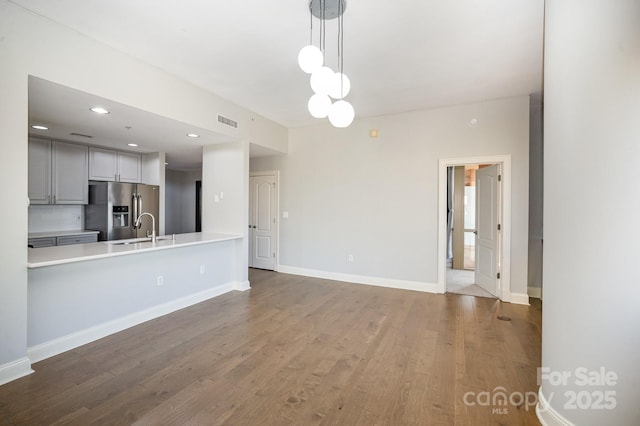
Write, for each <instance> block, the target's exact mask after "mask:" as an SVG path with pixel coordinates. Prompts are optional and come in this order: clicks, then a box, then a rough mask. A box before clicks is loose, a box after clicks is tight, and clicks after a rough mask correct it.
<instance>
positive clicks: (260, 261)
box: [249, 175, 277, 270]
mask: <svg viewBox="0 0 640 426" xmlns="http://www.w3.org/2000/svg"><path fill="white" fill-rule="evenodd" d="M249 184H250V187H249V197H250V201H249V204H250V206H249V207H250V214H249V266H250V267H252V268H260V269H269V270H275V265H276V243H277V223H276V222H277V221H276V177H275V175H269V176H251V177H250V178H249Z"/></svg>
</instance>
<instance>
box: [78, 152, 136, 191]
mask: <svg viewBox="0 0 640 426" xmlns="http://www.w3.org/2000/svg"><path fill="white" fill-rule="evenodd" d="M141 163H142V159H141V157H140V155H139V154H133V153H129V152H119V151H113V150H110V149H102V148H94V147H90V148H89V179H91V180H102V181H110V182H131V183H140V182H141V181H142V166H141Z"/></svg>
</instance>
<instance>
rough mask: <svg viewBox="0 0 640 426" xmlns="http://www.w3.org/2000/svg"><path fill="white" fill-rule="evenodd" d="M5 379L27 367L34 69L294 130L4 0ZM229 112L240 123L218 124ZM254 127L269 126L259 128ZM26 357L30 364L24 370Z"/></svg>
mask: <svg viewBox="0 0 640 426" xmlns="http://www.w3.org/2000/svg"><path fill="white" fill-rule="evenodd" d="M0 63H1V64H2V66H1V67H0V93H2V102H0V144H1V145H2V148H3V167H2V168H0V170H1V171H0V173H1V175H0V197H2V199H3V200H4V201H5V203H6V204H7V205H10V206H12V208H11V209H6V210H5V212H4V213H3V220H2V221H1V223H0V234H2V236H3V239H4V244H3V245H2V249H0V250H2V251H1V252H0V274H1V275H0V342H1V343H0V383H1V382H2V381H3V380H4V379H3V377H5V378H6V377H10V376H12V375H13V374H14V373H16V374H20V373H22V374H24V373H25V372H27V371H28V360H27V359H26V358H25V355H26V347H27V345H26V336H27V331H26V326H27V269H26V261H27V229H28V228H27V217H28V215H27V125H28V122H27V118H28V108H27V107H28V85H27V81H28V80H27V79H28V76H29V75H34V76H36V77H40V78H43V79H46V80H49V81H53V82H55V83H58V84H62V85H65V86H68V87H71V88H74V89H78V90H82V91H84V92H87V93H91V94H94V95H97V96H101V97H104V98H107V99H111V100H114V101H116V102H121V103H123V104H127V105H130V106H133V107H135V108H139V109H142V110H145V111H149V112H152V113H155V114H159V115H162V116H165V117H167V118H170V119H173V120H177V121H180V122H183V123H189V124H192V125H194V126H195V127H201V128H204V129H208V130H212V131H216V132H219V133H223V134H225V135H228V136H231V137H233V138H237V139H240V140H244V141H247V142H246V143H248V142H252V143H255V144H259V145H262V146H266V147H268V148H270V149H274V150H276V151H280V152H286V151H287V140H286V138H287V131H286V129H285V128H283V127H281V126H278V125H276V124H274V123H269V122H267V121H266V120H265V119H264V118H262V117H260V116H258V115H257V114H254V113H252V112H251V111H248V110H245V109H243V108H241V107H239V106H237V105H234V104H231V103H229V102H227V101H225V100H223V99H221V98H219V97H217V96H215V95H213V94H211V93H208V92H206V91H204V90H202V89H200V88H198V87H196V86H194V85H191V84H188V83H186V82H184V81H181V80H179V79H177V78H176V77H174V76H172V75H170V74H167V73H165V72H163V71H161V70H160V69H158V68H156V67H153V66H149V65H147V64H145V63H143V62H140V61H138V60H136V59H135V58H133V57H131V56H128V55H125V54H122V53H120V52H118V51H116V50H114V49H111V48H109V47H107V46H105V45H103V44H100V43H98V42H96V41H95V40H93V39H90V38H88V37H84V36H82V35H80V34H78V33H77V32H75V31H72V30H70V29H68V28H66V27H63V26H60V25H57V24H55V23H54V22H52V21H50V20H47V19H44V18H41V17H39V16H36V15H33V14H31V13H28V12H25V11H24V10H23V9H21V8H19V7H18V6H16V5H14V4H11V3H9V2H7V1H6V0H0ZM218 113H222V114H224V115H226V116H228V117H231V118H233V119H234V120H237V121H238V122H239V127H238V129H233V128H231V127H229V126H224V125H222V124H219V123H218V122H217V118H216V116H217V114H218ZM254 126H257V127H259V128H260V129H262V130H263V131H261V132H260V134H259V137H256V138H255V140H251V135H252V134H254V133H256V132H254V131H253V130H252V129H253V128H254ZM25 362H26V365H27V368H25Z"/></svg>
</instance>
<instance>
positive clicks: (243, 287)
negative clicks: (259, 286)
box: [233, 280, 251, 291]
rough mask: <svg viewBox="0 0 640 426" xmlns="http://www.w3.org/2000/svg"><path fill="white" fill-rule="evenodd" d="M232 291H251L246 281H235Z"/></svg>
mask: <svg viewBox="0 0 640 426" xmlns="http://www.w3.org/2000/svg"><path fill="white" fill-rule="evenodd" d="M233 289H234V290H238V291H247V290H250V289H251V283H250V282H249V281H248V280H247V281H236V282H235V283H233Z"/></svg>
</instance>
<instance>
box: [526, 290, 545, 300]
mask: <svg viewBox="0 0 640 426" xmlns="http://www.w3.org/2000/svg"><path fill="white" fill-rule="evenodd" d="M527 293H529V297H533V298H536V299H542V288H540V287H529V288H527Z"/></svg>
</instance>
